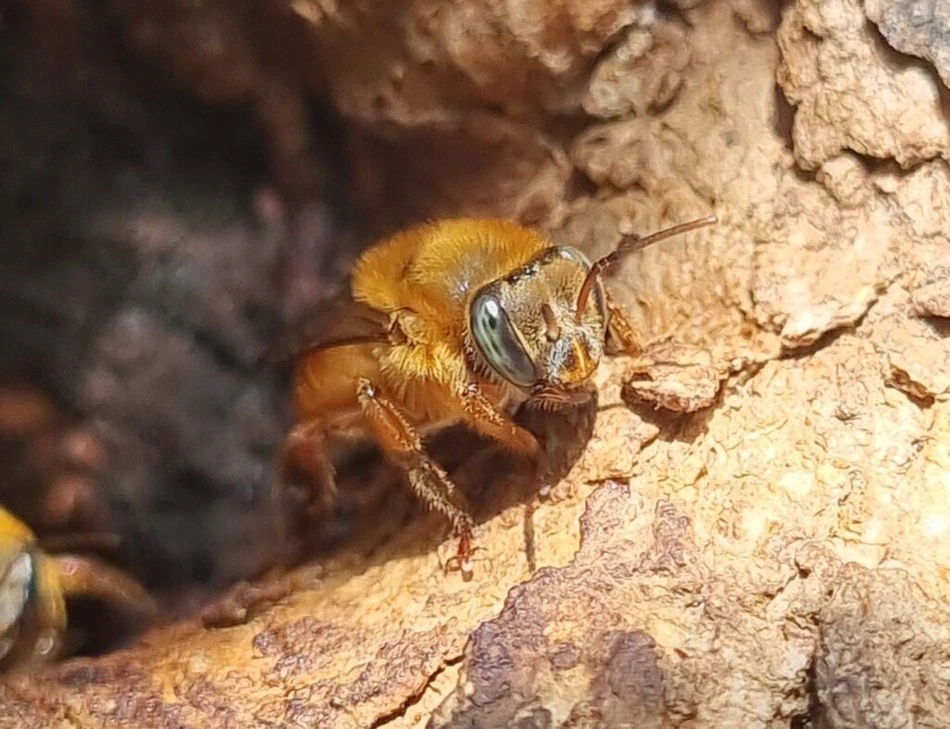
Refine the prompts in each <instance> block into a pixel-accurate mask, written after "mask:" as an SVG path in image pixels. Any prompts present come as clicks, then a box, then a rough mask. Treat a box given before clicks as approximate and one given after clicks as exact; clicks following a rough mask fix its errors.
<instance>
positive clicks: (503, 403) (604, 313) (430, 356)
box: [288, 219, 713, 567]
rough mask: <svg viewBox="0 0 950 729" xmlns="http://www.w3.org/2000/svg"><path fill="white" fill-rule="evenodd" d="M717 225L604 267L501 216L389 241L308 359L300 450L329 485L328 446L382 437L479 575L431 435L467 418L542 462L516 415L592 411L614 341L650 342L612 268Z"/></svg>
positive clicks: (300, 406)
mask: <svg viewBox="0 0 950 729" xmlns="http://www.w3.org/2000/svg"><path fill="white" fill-rule="evenodd" d="M712 220H713V219H704V220H701V221H696V222H694V223H688V224H685V225H683V226H678V227H677V228H673V229H670V230H668V231H663V232H662V233H658V234H656V235H654V236H651V237H650V238H646V239H639V238H636V237H631V238H629V239H627V240H626V241H625V242H624V243H623V244H621V247H620V248H618V250H617V251H615V252H614V253H613V254H611V255H610V256H607V257H605V258H603V259H600V260H599V261H596V262H594V263H592V262H591V261H589V260H588V259H587V258H586V257H585V256H584V255H583V254H582V253H581V252H580V251H578V250H576V249H574V248H570V247H566V246H554V245H552V244H551V243H550V242H548V241H547V240H546V239H545V238H544V237H543V236H541V235H540V234H539V233H537V232H535V231H532V230H529V229H527V228H523V227H521V226H519V225H516V224H515V223H511V222H505V221H499V220H477V219H458V220H447V221H439V222H435V223H430V224H426V225H421V226H418V227H416V228H413V229H410V230H408V231H405V232H402V233H399V234H397V235H395V236H393V237H391V238H389V239H387V240H384V241H382V242H380V243H378V244H377V245H375V246H373V247H371V248H369V249H368V250H367V251H366V252H365V253H364V254H363V256H362V257H361V258H360V260H359V261H358V262H357V264H356V266H355V268H354V270H353V275H352V282H351V299H350V300H349V302H348V306H344V307H343V308H341V309H340V311H339V312H338V313H337V317H336V320H335V321H334V322H332V323H331V324H330V326H329V327H328V328H327V330H326V331H325V332H324V334H323V337H322V338H321V340H320V341H318V342H314V343H312V345H311V346H310V348H309V349H308V350H307V351H306V352H305V353H304V354H303V355H302V356H301V357H300V358H299V359H298V361H297V367H296V372H295V379H294V387H293V393H294V403H295V406H296V414H297V420H298V425H297V426H296V427H295V428H294V430H293V431H292V432H291V435H290V438H289V441H288V446H289V453H290V454H296V458H297V459H298V462H299V461H301V460H303V461H308V467H309V468H310V469H313V470H317V471H319V472H322V474H323V475H324V477H325V480H326V481H327V482H328V483H331V484H332V479H333V473H332V466H331V465H330V464H329V463H328V462H327V460H326V457H325V454H324V442H325V439H326V438H327V436H328V435H329V434H330V433H332V432H335V431H349V432H355V433H357V434H360V435H365V436H367V437H370V438H373V439H375V440H376V442H377V443H379V445H380V446H381V448H382V449H383V451H384V452H385V453H386V454H387V455H388V456H389V457H390V458H391V459H392V460H394V461H396V462H397V463H399V464H400V465H402V466H403V468H405V469H406V471H407V475H408V477H409V482H410V484H411V485H412V487H413V489H414V490H415V491H416V493H417V494H418V495H419V496H420V497H421V498H422V499H423V500H424V501H425V502H426V503H427V504H428V505H429V506H430V507H432V508H435V509H438V510H440V511H442V512H443V513H444V514H445V515H446V516H448V517H449V518H450V519H451V520H452V522H453V523H454V525H455V527H456V530H457V531H458V533H459V535H460V545H459V558H460V563H461V564H462V565H463V567H468V564H467V563H468V559H469V550H470V534H471V527H472V522H471V517H470V516H469V509H468V507H467V505H466V504H465V500H464V498H463V497H462V495H461V494H460V493H459V492H458V489H456V488H455V486H454V485H453V484H452V482H451V481H450V480H449V479H448V477H447V476H446V474H445V473H444V472H443V471H442V470H441V469H440V468H439V467H438V466H437V465H436V464H434V463H433V462H432V461H431V459H429V458H428V456H427V455H426V454H425V452H424V450H423V447H422V441H421V435H422V434H424V433H427V432H430V431H432V430H434V429H438V428H442V427H445V426H446V425H449V424H452V423H457V422H463V423H465V424H466V425H468V426H469V427H471V428H472V429H473V430H475V431H477V432H480V433H482V434H484V435H487V436H489V437H491V438H494V439H497V440H499V441H500V442H502V443H503V444H505V445H506V446H508V447H509V448H510V449H512V450H513V451H515V452H518V453H521V454H524V455H527V456H533V457H536V456H537V455H538V453H539V445H538V442H537V440H536V439H535V437H534V436H533V435H532V434H531V433H530V432H528V431H527V430H525V429H524V428H522V427H520V426H518V425H517V424H515V423H514V422H513V421H512V420H511V418H510V414H511V410H512V409H513V408H514V407H516V406H518V405H520V404H522V403H525V402H529V403H532V404H537V405H540V406H547V407H557V406H562V405H566V404H569V403H576V402H579V401H582V400H584V399H586V398H588V397H590V395H591V387H592V386H591V378H592V375H593V374H594V372H595V370H596V369H597V366H598V364H599V362H600V359H601V357H602V356H603V355H604V353H605V349H606V344H607V340H608V338H612V339H614V340H616V343H617V344H618V345H619V347H620V348H621V349H626V350H633V349H637V347H638V346H639V339H638V337H637V336H636V334H635V333H634V331H633V329H632V327H631V326H630V325H629V324H628V323H627V322H626V320H625V319H624V318H623V316H622V314H621V313H620V311H619V310H618V309H617V307H616V306H615V305H614V304H613V302H612V301H611V298H610V296H609V294H608V292H607V291H606V289H605V288H604V286H603V284H602V282H601V280H600V275H601V273H602V272H603V270H604V269H605V268H606V266H607V265H609V264H610V263H612V262H613V261H614V260H616V259H617V258H618V257H619V256H620V255H623V254H625V253H627V252H629V251H630V250H635V249H637V248H642V247H644V246H645V245H649V244H650V243H652V242H655V241H656V240H660V239H662V238H665V237H669V236H670V235H673V234H675V233H679V232H685V231H686V230H691V229H693V228H696V227H699V226H700V225H705V224H708V223H710V222H712ZM330 490H331V491H332V488H331V489H330Z"/></svg>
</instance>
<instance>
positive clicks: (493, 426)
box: [459, 382, 541, 458]
mask: <svg viewBox="0 0 950 729" xmlns="http://www.w3.org/2000/svg"><path fill="white" fill-rule="evenodd" d="M459 399H460V400H461V403H462V413H463V414H464V416H465V421H466V422H467V423H468V425H469V426H471V427H472V428H474V429H475V430H477V431H478V432H479V433H481V434H483V435H487V436H488V437H489V438H494V439H495V440H498V441H500V442H501V443H503V444H504V445H505V446H507V447H508V448H510V449H511V450H513V451H515V452H516V453H520V454H523V455H526V456H532V457H535V458H537V456H538V455H539V454H540V452H541V446H540V444H539V443H538V439H537V438H535V437H534V434H533V433H532V432H531V431H530V430H527V429H525V428H522V427H521V426H520V425H518V424H517V423H515V422H514V421H512V420H511V419H510V418H509V417H508V416H507V415H505V414H504V413H503V412H501V411H500V410H499V409H498V408H496V407H495V406H494V405H493V404H492V403H491V401H490V400H489V399H488V398H487V397H485V395H484V393H483V392H482V391H481V388H479V386H478V385H476V384H475V383H474V382H473V383H469V384H468V385H466V386H465V389H464V390H463V391H462V393H461V394H460V395H459Z"/></svg>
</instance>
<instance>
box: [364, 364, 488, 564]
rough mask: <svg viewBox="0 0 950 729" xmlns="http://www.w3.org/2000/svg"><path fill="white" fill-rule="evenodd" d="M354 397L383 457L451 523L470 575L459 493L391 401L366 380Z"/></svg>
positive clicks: (468, 530) (467, 515)
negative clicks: (395, 464) (403, 472)
mask: <svg viewBox="0 0 950 729" xmlns="http://www.w3.org/2000/svg"><path fill="white" fill-rule="evenodd" d="M357 397H358V399H359V403H360V408H361V409H362V411H363V416H364V417H365V418H366V422H367V425H368V426H369V427H370V428H371V429H372V430H373V433H374V434H375V436H376V439H377V441H378V442H379V444H380V446H381V447H382V448H383V450H384V451H385V452H386V454H387V455H388V456H389V457H390V458H392V459H393V460H395V461H396V462H398V463H400V464H401V465H402V466H403V467H404V468H405V469H406V472H407V475H408V477H409V484H410V486H412V490H413V491H414V492H415V494H416V496H418V497H419V498H420V499H421V500H422V501H423V502H424V503H425V504H426V506H428V507H429V508H430V509H434V510H436V511H439V512H441V513H442V514H444V515H445V516H446V517H447V518H448V519H449V521H451V522H452V526H453V527H454V529H455V532H456V534H457V535H458V537H459V548H458V562H459V567H460V568H461V571H462V572H463V573H466V574H467V573H471V571H472V562H471V560H472V528H473V522H472V517H471V509H470V508H469V506H468V504H467V503H466V501H465V497H464V496H463V495H462V492H461V491H459V489H458V487H457V486H456V485H455V484H454V483H452V481H451V480H450V479H449V477H448V474H446V473H445V471H443V470H442V469H441V468H439V466H438V465H436V464H435V462H433V461H432V459H431V458H429V456H428V455H427V454H426V452H425V451H424V450H423V448H422V439H421V438H420V437H419V434H418V433H417V432H416V430H415V429H414V428H413V427H412V425H411V424H410V423H409V421H408V420H407V419H406V417H405V415H403V414H402V412H400V410H399V408H398V406H397V405H396V404H395V403H394V402H393V401H392V400H390V399H389V398H387V397H386V396H385V395H383V394H382V393H381V392H380V391H379V389H378V388H377V387H376V386H375V385H374V384H373V383H372V382H370V381H369V380H367V379H365V378H360V380H359V384H358V385H357Z"/></svg>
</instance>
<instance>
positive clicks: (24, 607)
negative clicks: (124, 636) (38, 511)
mask: <svg viewBox="0 0 950 729" xmlns="http://www.w3.org/2000/svg"><path fill="white" fill-rule="evenodd" d="M78 596H93V597H101V598H107V599H110V600H114V601H115V602H117V603H120V604H122V605H123V606H125V607H128V608H131V609H132V610H134V611H135V612H137V613H139V614H142V615H150V614H152V613H153V612H154V609H155V608H154V604H153V602H152V599H151V597H150V596H149V595H148V593H147V592H145V590H144V589H143V588H142V587H141V586H139V585H138V584H137V583H136V582H134V581H133V580H132V579H131V578H129V577H127V576H126V575H125V574H123V573H122V572H120V571H118V570H116V569H114V568H112V567H108V566H107V565H105V564H102V563H101V562H98V561H97V560H93V559H90V558H85V557H79V556H74V555H67V554H62V555H49V554H47V553H46V552H44V551H43V550H42V549H41V548H40V546H39V544H38V542H37V539H36V537H35V535H34V534H33V532H32V531H31V530H30V528H29V527H27V526H26V525H25V524H23V523H22V522H21V521H19V520H18V519H17V518H16V517H14V516H13V515H12V514H11V513H10V512H8V511H7V510H6V509H3V508H2V507H0V670H2V671H7V670H18V669H24V668H29V667H32V666H36V665H38V664H41V663H44V662H47V661H50V660H53V659H54V658H56V657H58V656H59V655H61V654H62V651H63V648H64V645H65V636H66V628H67V616H66V598H67V597H78Z"/></svg>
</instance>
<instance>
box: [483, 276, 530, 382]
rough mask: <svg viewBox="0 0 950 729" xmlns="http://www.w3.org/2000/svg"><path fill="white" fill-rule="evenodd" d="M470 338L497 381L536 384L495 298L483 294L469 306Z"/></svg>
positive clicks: (505, 316)
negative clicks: (493, 372)
mask: <svg viewBox="0 0 950 729" xmlns="http://www.w3.org/2000/svg"><path fill="white" fill-rule="evenodd" d="M471 314H472V316H471V321H472V336H473V338H474V340H475V345H476V346H477V347H478V350H479V353H480V354H481V355H482V357H483V358H484V359H485V361H486V362H487V363H488V365H489V366H490V367H491V368H492V369H493V370H495V372H497V373H498V374H499V375H500V376H501V377H503V378H504V379H506V380H508V381H509V382H511V383H512V384H514V385H516V386H518V387H524V388H526V387H530V386H531V385H533V384H534V383H535V381H536V380H537V374H536V368H535V366H534V362H533V361H532V360H531V358H530V357H529V356H528V353H527V352H526V351H525V347H524V345H523V344H522V341H521V338H520V337H519V336H518V333H517V331H516V330H515V328H514V326H513V325H512V323H511V320H510V319H509V317H508V314H507V312H506V311H505V309H504V307H503V306H502V305H501V302H500V301H499V300H498V297H497V296H495V295H494V294H492V293H489V292H483V293H481V294H479V295H478V296H476V297H475V300H474V301H473V302H472V312H471Z"/></svg>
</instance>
